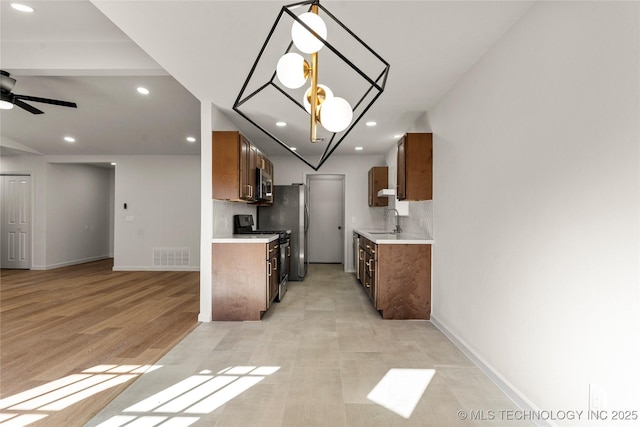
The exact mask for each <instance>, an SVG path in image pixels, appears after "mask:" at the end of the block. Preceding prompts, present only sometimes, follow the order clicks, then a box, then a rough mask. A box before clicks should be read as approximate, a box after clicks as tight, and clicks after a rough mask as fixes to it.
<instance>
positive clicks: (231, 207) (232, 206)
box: [213, 200, 257, 237]
mask: <svg viewBox="0 0 640 427" xmlns="http://www.w3.org/2000/svg"><path fill="white" fill-rule="evenodd" d="M256 211H257V209H256V207H255V206H251V205H248V204H246V203H240V202H226V201H223V200H213V235H214V236H216V237H222V236H230V235H232V234H233V216H234V215H236V214H253V219H254V221H255V220H256Z"/></svg>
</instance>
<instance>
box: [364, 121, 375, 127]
mask: <svg viewBox="0 0 640 427" xmlns="http://www.w3.org/2000/svg"><path fill="white" fill-rule="evenodd" d="M365 124H366V125H367V126H375V125H377V123H376V122H367V123H365Z"/></svg>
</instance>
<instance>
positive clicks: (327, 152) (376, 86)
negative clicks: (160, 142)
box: [233, 0, 390, 171]
mask: <svg viewBox="0 0 640 427" xmlns="http://www.w3.org/2000/svg"><path fill="white" fill-rule="evenodd" d="M304 5H309V10H311V6H312V5H317V6H318V8H319V9H320V10H322V11H323V12H324V13H325V15H326V16H328V17H329V18H331V20H333V21H334V22H335V23H336V24H338V25H339V26H340V27H341V28H342V29H344V30H345V31H346V32H347V33H348V34H349V35H350V36H351V37H353V39H355V40H356V41H357V42H358V43H359V44H360V45H361V46H363V47H364V48H365V49H366V50H367V51H369V52H370V53H371V54H372V55H373V56H375V58H377V59H378V60H379V61H380V63H381V64H382V65H384V69H383V70H382V72H381V73H380V74H379V75H378V76H376V77H375V79H374V78H372V77H369V76H368V75H367V74H365V73H364V72H363V71H362V70H361V69H360V68H358V67H357V66H356V65H355V64H353V62H351V61H350V60H349V59H348V58H347V57H346V56H345V55H344V54H342V53H341V52H340V51H338V50H337V49H336V48H335V47H334V46H333V45H332V44H331V43H329V42H328V41H326V40H324V39H322V38H321V37H319V36H318V35H317V34H316V33H315V32H314V31H313V29H311V28H310V27H309V26H308V25H307V24H306V23H304V22H303V21H302V20H300V19H299V18H298V16H296V15H295V14H294V13H293V12H292V11H291V9H293V8H297V7H300V6H304ZM284 14H287V15H289V16H290V17H291V18H292V19H293V20H294V21H296V22H298V23H299V24H300V25H302V26H303V27H304V28H305V29H306V30H308V31H309V32H310V33H311V34H313V35H314V36H315V37H316V38H317V39H318V40H320V41H321V42H322V44H323V45H324V46H326V47H327V48H328V49H329V50H330V51H331V52H333V53H334V54H335V55H336V56H337V57H338V58H340V59H341V60H342V61H343V62H344V63H345V64H347V65H348V66H349V67H350V68H351V69H352V70H354V71H355V72H356V73H357V74H359V75H360V76H361V77H362V78H363V79H364V80H366V81H367V82H368V84H369V85H370V86H369V88H368V89H367V90H366V91H365V92H364V94H363V95H362V96H361V97H360V99H359V100H358V101H357V103H356V104H355V105H354V106H353V110H354V111H355V110H356V109H357V108H358V107H360V106H361V104H362V103H363V102H365V99H366V98H367V96H369V94H370V93H371V92H372V91H377V93H375V95H374V96H373V99H371V100H370V101H369V103H368V104H366V105H364V107H363V109H362V111H360V112H359V114H357V115H354V117H353V119H352V121H351V124H350V125H349V127H348V128H347V129H345V130H344V131H342V132H334V133H333V134H332V136H331V138H330V139H329V141H328V143H327V146H326V147H325V149H324V153H323V154H322V156H321V157H320V159H319V161H318V163H317V164H312V163H311V162H310V161H309V160H307V159H306V158H304V157H303V156H302V155H300V154H299V153H297V152H296V151H293V150H291V148H290V147H289V145H287V144H286V143H285V142H284V141H282V140H281V139H280V138H278V137H277V136H276V135H274V134H272V133H271V132H269V131H268V130H267V129H265V128H264V127H263V126H261V125H260V124H259V123H257V122H256V121H255V120H254V119H252V118H251V117H250V116H249V114H248V113H246V112H244V111H242V109H241V107H242V105H243V104H244V103H246V102H247V101H249V100H250V99H251V98H253V97H254V96H256V95H257V94H258V93H260V92H261V91H263V90H264V89H266V88H268V87H270V86H271V87H273V88H275V89H276V90H278V91H279V92H281V93H282V94H283V95H284V96H286V97H287V98H288V99H289V100H290V101H291V102H293V103H295V104H296V105H297V106H298V107H300V108H302V109H303V110H304V106H303V105H302V104H301V103H300V102H299V101H298V100H296V99H294V98H293V97H292V96H291V95H290V94H288V93H287V92H286V91H285V90H283V89H282V88H281V87H280V86H278V85H277V84H275V78H276V72H275V70H274V72H273V74H272V75H271V78H270V79H269V80H268V81H267V82H266V83H264V84H262V85H260V87H259V88H258V89H256V90H255V91H253V92H251V93H249V94H247V95H245V91H246V90H247V86H248V85H249V83H250V81H251V79H252V77H253V75H254V72H255V70H256V68H257V67H258V63H259V62H260V59H261V58H262V55H263V54H264V52H265V50H266V48H267V46H268V44H269V41H270V40H271V37H272V36H273V34H274V32H275V30H276V28H277V27H278V24H279V23H280V20H281V18H282V16H283V15H284ZM292 46H293V41H292V42H290V43H289V45H288V46H287V49H286V50H285V52H284V53H288V52H289V51H290V50H291V48H292ZM389 68H390V65H389V63H388V62H387V61H385V60H384V59H383V58H382V57H381V56H380V55H378V53H376V52H375V51H374V50H373V49H372V48H371V47H369V46H368V45H367V44H366V43H365V42H364V41H362V40H361V39H360V38H359V37H358V36H357V35H355V34H354V33H353V32H352V31H351V30H350V29H349V28H347V27H346V26H345V25H344V24H343V23H342V22H341V21H340V20H339V19H337V18H336V17H335V16H334V15H333V14H332V13H331V12H329V10H327V9H326V8H325V7H323V6H322V5H321V4H320V2H319V1H318V0H307V1H302V2H298V3H293V4H289V5H285V6H283V7H282V9H281V10H280V13H279V14H278V17H277V18H276V20H275V22H274V23H273V26H272V27H271V30H270V31H269V35H268V36H267V38H266V40H265V42H264V44H263V45H262V48H261V49H260V52H259V53H258V57H257V58H256V60H255V62H254V63H253V66H252V67H251V70H250V71H249V75H248V76H247V78H246V80H245V82H244V84H243V85H242V89H241V90H240V93H239V94H238V97H237V98H236V101H235V103H234V104H233V110H234V111H236V112H237V113H238V114H240V115H241V116H242V117H244V118H245V119H246V120H248V121H249V122H250V123H251V124H253V125H254V126H255V127H257V128H258V129H260V130H261V131H262V132H263V133H265V134H266V135H267V136H269V137H270V138H271V139H272V140H274V141H275V142H277V143H278V144H280V145H281V146H282V147H284V148H285V149H286V150H287V151H289V152H290V153H291V154H293V155H294V156H296V157H297V158H298V159H300V160H301V161H302V162H304V163H305V164H307V165H308V166H309V167H311V168H312V169H313V170H314V171H317V170H318V169H320V167H321V166H322V165H323V164H324V163H325V161H326V160H327V159H328V158H329V156H331V154H333V152H334V151H335V150H336V149H337V148H338V146H340V144H341V143H342V141H343V140H344V139H345V138H346V137H347V136H348V135H349V133H350V132H351V130H352V129H353V127H354V126H355V125H356V124H358V122H359V121H360V119H361V118H362V117H363V116H364V114H365V113H366V112H367V111H368V110H369V108H371V106H372V105H373V103H375V101H376V100H377V99H378V97H379V96H380V95H381V94H382V92H383V91H384V88H385V85H386V82H387V76H388V75H389ZM330 133H331V132H330ZM339 133H340V134H341V135H338V134H339Z"/></svg>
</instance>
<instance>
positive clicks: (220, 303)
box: [211, 241, 278, 320]
mask: <svg viewBox="0 0 640 427" xmlns="http://www.w3.org/2000/svg"><path fill="white" fill-rule="evenodd" d="M277 245H278V243H277V241H275V242H271V243H213V244H212V246H211V258H212V259H211V261H212V266H213V267H212V271H211V282H212V292H211V308H212V318H213V320H260V319H261V318H262V315H263V314H264V313H265V312H266V311H267V310H268V309H269V306H270V305H271V303H272V302H273V299H274V298H275V295H276V293H277V290H278V272H277V265H278V248H277Z"/></svg>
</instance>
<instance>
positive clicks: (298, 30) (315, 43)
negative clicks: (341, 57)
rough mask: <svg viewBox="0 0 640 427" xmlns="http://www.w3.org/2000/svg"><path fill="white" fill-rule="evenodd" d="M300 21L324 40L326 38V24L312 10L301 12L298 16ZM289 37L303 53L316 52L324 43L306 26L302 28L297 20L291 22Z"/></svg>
mask: <svg viewBox="0 0 640 427" xmlns="http://www.w3.org/2000/svg"><path fill="white" fill-rule="evenodd" d="M298 19H300V20H301V21H302V22H304V23H305V24H306V25H308V26H309V28H311V29H312V30H313V31H315V32H316V33H317V34H318V36H320V38H321V39H323V40H326V38H327V25H326V24H325V23H324V21H323V20H322V18H320V17H319V16H318V15H316V14H315V13H313V12H307V13H303V14H302V15H300V16H298ZM291 39H292V40H293V44H294V45H296V47H297V48H298V50H299V51H300V52H304V53H316V52H317V51H319V50H320V49H322V46H324V44H323V43H322V41H320V40H318V39H317V38H316V37H315V36H314V35H313V34H312V33H311V32H309V31H308V30H307V29H306V28H304V27H303V26H302V25H301V24H300V23H299V22H298V21H295V22H294V23H293V26H292V27H291Z"/></svg>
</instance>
